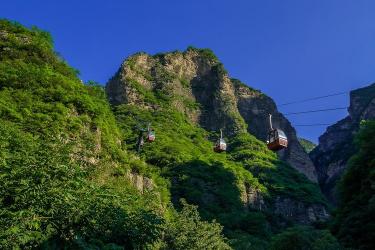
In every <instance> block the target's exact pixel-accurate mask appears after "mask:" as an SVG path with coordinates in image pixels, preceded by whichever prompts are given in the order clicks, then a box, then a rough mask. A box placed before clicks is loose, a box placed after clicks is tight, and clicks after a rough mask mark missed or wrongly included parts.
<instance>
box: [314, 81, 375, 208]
mask: <svg viewBox="0 0 375 250" xmlns="http://www.w3.org/2000/svg"><path fill="white" fill-rule="evenodd" d="M368 119H375V84H372V85H370V86H368V87H364V88H360V89H357V90H353V91H351V92H350V107H349V116H347V117H346V118H344V119H342V120H341V121H339V122H337V123H336V124H334V125H332V126H330V127H328V128H327V131H326V132H325V133H324V134H323V135H322V136H320V137H319V145H318V146H317V147H316V148H315V149H314V150H313V151H312V152H310V157H311V159H312V160H313V161H314V164H315V166H316V169H317V173H318V179H319V183H320V186H321V188H322V190H323V192H324V194H325V195H326V197H327V198H328V199H329V200H331V201H332V202H334V203H336V202H337V194H336V193H335V186H336V183H337V180H338V179H339V178H340V177H341V175H342V173H343V172H344V170H345V168H346V165H347V161H348V159H349V158H350V157H351V156H352V155H353V154H354V153H355V152H356V148H355V146H354V144H353V139H354V136H355V134H356V133H357V131H358V130H359V127H360V123H361V121H362V120H368Z"/></svg>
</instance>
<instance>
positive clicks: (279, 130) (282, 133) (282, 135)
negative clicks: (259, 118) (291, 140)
mask: <svg viewBox="0 0 375 250" xmlns="http://www.w3.org/2000/svg"><path fill="white" fill-rule="evenodd" d="M277 134H278V135H279V137H284V138H285V139H286V138H287V137H286V135H285V133H284V131H282V130H281V129H277Z"/></svg>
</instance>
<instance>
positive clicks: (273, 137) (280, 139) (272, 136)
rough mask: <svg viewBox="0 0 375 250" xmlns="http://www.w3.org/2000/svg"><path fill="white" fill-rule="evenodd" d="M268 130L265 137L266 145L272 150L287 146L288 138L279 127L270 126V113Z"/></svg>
mask: <svg viewBox="0 0 375 250" xmlns="http://www.w3.org/2000/svg"><path fill="white" fill-rule="evenodd" d="M270 128H271V129H270V131H269V132H268V137H267V147H268V149H270V150H272V151H278V150H281V149H284V148H286V147H288V138H287V137H286V135H285V133H284V131H282V130H281V129H274V128H273V127H272V115H270Z"/></svg>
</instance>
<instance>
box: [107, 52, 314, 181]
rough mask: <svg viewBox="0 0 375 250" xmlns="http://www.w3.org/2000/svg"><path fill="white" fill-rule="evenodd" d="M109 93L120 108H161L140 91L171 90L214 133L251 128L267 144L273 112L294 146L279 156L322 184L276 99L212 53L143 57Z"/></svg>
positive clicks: (133, 59)
mask: <svg viewBox="0 0 375 250" xmlns="http://www.w3.org/2000/svg"><path fill="white" fill-rule="evenodd" d="M122 83H126V84H122ZM136 83H139V84H136ZM134 87H136V88H134ZM106 89H107V93H108V95H109V98H110V101H111V102H112V103H114V104H119V103H133V104H137V105H144V106H148V107H149V108H156V107H157V104H155V103H154V104H152V105H147V104H145V103H146V102H149V101H150V100H149V98H150V96H143V97H142V96H140V93H142V92H145V91H149V90H153V91H156V92H157V93H158V94H160V93H161V92H162V91H165V92H166V93H167V94H166V95H167V96H168V95H171V96H174V97H178V98H174V100H173V101H172V105H173V106H174V107H175V108H176V109H178V110H180V111H181V112H184V113H185V114H186V115H187V116H188V117H189V118H190V120H191V121H193V122H195V123H197V124H199V125H201V126H202V127H203V128H205V129H207V130H212V131H218V130H219V129H220V128H223V129H224V132H225V134H227V135H229V136H230V135H233V134H235V133H238V132H243V131H246V130H247V131H249V132H250V133H251V134H253V135H255V136H256V137H257V138H258V139H260V140H262V141H266V137H267V132H268V129H269V123H268V114H273V123H274V126H275V127H278V128H281V129H282V130H284V131H285V133H286V135H287V136H288V139H289V147H288V148H287V149H286V150H282V151H281V152H279V153H278V155H279V156H280V158H281V159H282V160H285V161H287V162H288V163H289V164H290V165H291V166H292V167H294V168H295V169H297V170H298V171H299V172H301V173H303V174H304V175H306V176H307V177H308V178H309V179H310V180H311V181H313V182H316V181H317V179H316V173H315V168H314V165H313V163H312V162H311V160H310V158H309V156H308V155H307V153H306V152H305V151H304V149H303V147H302V146H301V144H300V143H299V141H298V139H297V136H296V131H295V129H294V128H293V127H292V126H291V124H290V122H289V121H288V120H287V119H286V118H285V117H284V116H283V115H282V114H281V113H279V112H278V111H277V108H276V105H275V103H274V101H273V100H272V99H271V98H269V97H268V96H266V95H264V94H262V93H261V92H260V91H257V90H254V89H251V88H249V87H248V86H246V85H244V84H242V83H241V82H240V81H239V80H236V79H231V78H229V76H228V74H227V73H226V72H225V69H224V67H223V65H222V64H221V63H219V62H218V60H217V58H216V56H215V55H213V54H212V52H211V51H208V50H201V51H198V50H195V49H188V50H187V51H186V52H185V53H179V52H174V53H168V54H163V55H162V54H160V55H156V56H153V57H152V56H149V55H147V54H138V55H136V56H133V57H131V58H129V59H128V60H127V61H125V62H124V64H123V65H122V66H121V68H120V70H119V72H118V73H117V74H116V75H115V76H114V77H113V78H112V79H111V80H110V81H109V82H108V84H107V87H106ZM135 89H136V91H134V90H135Z"/></svg>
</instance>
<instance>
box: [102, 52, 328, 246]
mask: <svg viewBox="0 0 375 250" xmlns="http://www.w3.org/2000/svg"><path fill="white" fill-rule="evenodd" d="M106 92H107V95H108V98H109V101H110V103H111V104H112V105H113V107H114V112H115V115H116V117H117V120H118V124H119V126H120V127H121V129H122V134H124V135H125V143H126V144H127V147H128V150H135V144H136V141H137V136H138V129H139V127H143V128H145V127H146V126H147V124H149V123H151V124H152V127H153V129H154V130H155V131H156V135H157V142H155V143H150V144H146V145H145V146H144V148H143V150H142V152H141V158H142V159H144V160H145V161H146V162H147V163H148V164H151V165H154V166H155V168H158V169H161V170H162V173H163V174H162V175H163V176H164V177H165V178H168V180H170V182H171V195H172V201H173V203H174V204H175V205H176V206H178V201H179V199H181V198H184V199H186V201H187V202H188V203H192V204H195V205H197V206H198V207H199V211H200V213H201V214H202V217H203V218H204V219H208V220H211V219H215V220H216V221H218V222H219V223H221V224H222V225H224V231H226V234H227V235H228V237H229V238H231V239H233V240H235V241H236V240H238V239H239V238H241V239H242V238H243V239H247V240H248V241H250V239H249V238H248V237H249V234H250V235H252V237H253V236H255V237H256V238H258V240H259V239H263V240H264V239H265V238H264V237H265V235H267V234H268V233H267V232H269V231H268V230H271V231H273V230H278V229H277V228H279V229H280V227H281V228H282V227H283V226H282V225H286V224H288V223H302V224H311V223H312V222H316V221H324V220H326V218H327V217H328V213H327V207H326V205H325V201H324V199H322V198H321V196H320V192H319V190H318V189H317V186H316V185H315V184H314V183H313V182H311V181H310V180H308V179H307V178H306V177H305V176H304V175H303V174H301V173H303V172H304V171H303V170H306V171H305V173H306V174H308V175H309V176H310V177H311V178H313V176H314V175H313V174H312V173H313V170H311V169H310V168H308V166H310V165H309V164H311V165H312V163H311V162H310V161H309V160H307V163H306V164H305V165H304V167H305V169H302V168H301V167H300V166H293V165H292V166H290V165H289V164H286V163H285V162H283V161H281V160H280V158H281V159H283V158H284V157H286V159H290V161H291V162H292V163H293V162H300V161H303V159H308V156H307V154H306V153H305V152H304V150H303V148H302V146H301V145H300V144H299V142H298V140H297V138H296V136H295V130H294V129H293V128H292V127H291V125H290V123H289V122H288V121H287V120H286V119H285V118H284V117H283V116H282V115H281V114H280V113H278V112H277V111H276V105H275V104H274V102H273V101H272V99H271V98H269V97H267V96H265V95H264V94H262V93H260V92H259V91H257V90H254V89H251V88H250V87H248V86H246V85H245V84H243V83H241V82H240V81H239V80H234V79H231V78H230V77H229V76H228V73H227V72H226V70H225V69H224V67H223V65H222V64H221V63H220V62H219V60H218V59H217V58H216V56H215V55H214V54H213V53H212V52H211V51H210V50H207V49H196V48H188V49H187V50H186V51H184V52H179V51H175V52H171V53H165V54H157V55H154V56H151V55H148V54H146V53H138V54H135V55H133V56H130V57H129V58H127V59H126V60H125V61H124V62H123V63H122V64H121V67H120V69H119V70H118V71H117V73H116V74H115V75H114V76H113V77H112V78H111V79H110V80H109V81H108V83H107V85H106ZM269 112H272V113H273V114H275V115H274V116H275V125H276V126H278V127H281V128H282V129H284V130H285V131H286V132H287V134H288V135H289V136H290V140H291V145H292V146H291V149H290V150H289V151H287V152H284V153H281V154H280V156H278V155H276V154H275V153H273V152H271V151H269V150H268V149H267V148H266V145H265V143H264V142H263V141H260V140H258V139H257V138H256V137H255V136H253V135H252V133H251V131H258V132H257V133H258V136H259V137H261V136H262V137H265V134H266V133H267V127H266V124H268V120H267V119H266V117H268V113H269ZM252 114H254V115H252ZM255 118H258V119H259V120H258V121H257V120H256V119H255ZM219 129H223V132H224V135H225V138H226V139H227V142H228V152H227V153H223V154H218V153H214V152H213V150H212V147H213V143H214V141H215V140H216V139H217V138H218V134H219V133H218V131H219ZM249 131H250V133H248V132H249ZM262 131H264V132H262ZM293 145H294V146H293ZM294 156H299V158H298V159H294V158H293V157H294ZM288 157H289V158H288ZM296 170H298V171H296ZM307 170H308V172H307ZM300 172H301V173H300ZM275 216H276V217H275ZM254 221H257V223H255V224H254ZM287 221H289V222H287ZM250 225H252V226H250ZM238 244H240V243H238ZM241 244H244V243H243V242H241ZM263 244H265V243H264V242H263Z"/></svg>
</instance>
